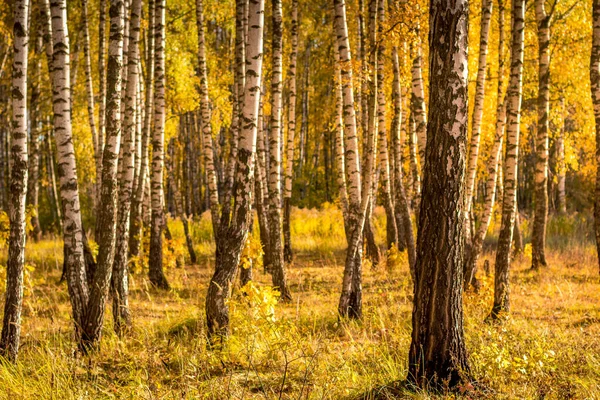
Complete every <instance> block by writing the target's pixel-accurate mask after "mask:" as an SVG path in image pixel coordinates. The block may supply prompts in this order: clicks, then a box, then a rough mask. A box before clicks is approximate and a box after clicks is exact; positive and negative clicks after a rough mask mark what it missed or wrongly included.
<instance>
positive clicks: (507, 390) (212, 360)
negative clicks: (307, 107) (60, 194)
mask: <svg viewBox="0 0 600 400" xmlns="http://www.w3.org/2000/svg"><path fill="white" fill-rule="evenodd" d="M338 214H339V212H338V211H337V210H335V209H333V208H327V209H326V210H325V211H321V212H319V211H315V210H296V211H295V212H294V221H295V222H294V227H293V230H294V232H293V235H294V245H295V248H296V249H297V250H298V257H297V259H296V262H295V263H294V265H293V266H291V267H290V269H289V273H288V277H289V281H290V283H291V285H292V291H293V294H294V301H293V303H290V304H277V303H276V302H275V298H274V295H273V293H272V292H271V291H270V290H269V288H268V284H269V282H270V280H269V279H270V278H269V276H265V275H264V274H263V273H262V271H260V268H257V269H258V270H257V271H255V273H254V275H255V278H256V280H257V284H256V286H255V287H254V288H253V289H252V290H249V291H248V293H249V295H247V296H243V295H241V294H240V292H239V290H236V292H235V295H234V298H233V299H232V301H231V309H232V321H231V324H232V327H233V331H232V336H231V339H230V341H229V343H228V345H227V346H226V348H224V349H222V350H220V351H211V350H208V349H207V347H206V340H205V336H204V323H203V321H204V317H203V314H204V313H203V308H204V295H205V292H206V285H207V282H208V280H209V278H210V274H211V270H212V264H211V261H210V259H209V258H208V255H209V254H210V250H211V248H212V247H211V246H212V245H211V244H210V240H209V235H207V234H206V229H208V227H209V225H208V224H207V223H206V222H205V221H204V222H202V223H198V224H196V226H195V227H194V237H195V241H196V248H197V251H198V252H199V253H200V255H202V256H203V257H201V261H200V265H196V266H190V265H187V266H185V267H184V268H174V267H170V269H169V270H168V271H167V275H168V277H169V279H170V281H171V284H172V286H173V290H171V291H169V292H159V291H155V290H153V289H151V288H150V286H149V284H148V282H147V280H146V278H145V274H144V273H142V272H143V271H139V272H137V273H135V274H133V275H132V279H131V291H132V294H131V307H132V313H133V315H134V318H135V319H134V324H135V328H134V330H133V332H131V334H130V335H129V336H128V337H126V338H125V339H122V340H121V339H118V338H117V337H116V336H115V335H114V334H113V332H112V323H111V318H112V316H111V315H110V309H108V310H107V316H106V317H107V318H106V320H107V324H106V327H105V330H104V337H103V342H102V348H101V350H100V352H99V353H97V354H95V355H93V356H92V357H89V358H82V357H78V356H74V354H73V349H74V345H73V340H72V337H71V335H72V326H71V324H70V306H69V302H68V298H67V291H66V286H65V285H64V284H63V285H58V284H57V282H58V279H59V276H60V265H61V258H62V251H61V250H62V249H61V244H60V242H58V241H52V240H46V241H43V242H40V243H37V244H32V243H29V244H28V263H29V264H30V265H31V267H30V268H29V270H28V272H27V276H26V285H27V288H26V291H25V305H24V315H23V328H22V348H21V353H20V357H19V361H18V363H17V364H16V365H15V366H11V365H7V364H4V365H2V366H0V388H2V389H1V390H0V398H2V399H4V398H7V399H8V398H10V399H32V398H40V399H105V398H106V399H109V398H123V399H138V398H142V399H182V398H185V399H195V398H202V399H203V398H206V399H229V398H232V399H279V398H281V399H306V398H309V399H345V398H347V399H353V398H382V399H384V398H392V396H393V395H395V396H396V397H395V398H418V399H425V398H429V397H428V395H427V394H425V393H418V392H417V393H415V392H410V391H409V390H407V389H404V388H402V385H399V384H398V382H399V381H401V380H403V379H404V378H405V376H406V371H407V353H408V347H409V344H410V331H411V325H410V316H411V309H412V305H411V300H412V289H411V284H410V281H409V277H408V270H407V265H406V261H405V257H399V259H400V261H399V263H398V264H399V265H395V266H389V267H386V266H381V267H380V268H379V269H378V270H372V269H371V268H370V266H369V265H365V271H364V304H365V316H364V319H363V320H362V321H361V322H348V323H345V322H344V323H340V322H338V319H337V316H336V306H337V300H338V293H339V288H340V286H341V274H342V268H343V267H342V260H343V249H344V247H345V240H344V237H343V232H342V231H341V229H343V228H342V227H341V224H340V221H341V220H340V219H339V218H340V217H341V216H340V215H338ZM178 225H179V224H175V223H171V226H172V231H173V233H174V235H175V237H176V238H178V239H177V240H176V242H177V243H176V248H178V246H179V247H180V246H181V243H180V242H179V241H180V235H181V230H180V228H179V227H178ZM376 226H378V227H380V228H381V226H382V224H381V215H379V214H378V216H377V220H376ZM552 240H555V239H554V238H553V239H552ZM4 253H5V252H4ZM485 256H486V257H487V258H490V257H491V255H490V254H486V255H485ZM2 257H6V255H5V254H3V255H2ZM549 261H550V264H551V266H550V268H548V269H544V270H542V271H540V272H531V271H530V270H529V269H528V267H529V264H528V259H527V256H524V257H522V258H520V259H518V260H516V261H515V262H514V263H513V270H512V273H511V285H512V287H511V288H512V292H511V294H512V314H511V315H510V318H507V319H506V320H503V321H502V322H501V323H499V324H487V323H483V320H484V319H485V317H486V315H487V313H488V312H489V310H490V307H491V302H492V296H493V288H492V285H493V278H492V277H485V276H483V274H482V280H483V288H482V290H481V292H480V293H479V294H477V295H475V294H467V295H465V298H464V304H465V317H466V320H465V330H466V337H467V347H468V349H469V352H470V358H471V367H472V370H473V371H472V372H473V375H474V376H475V377H476V378H478V379H479V380H480V382H481V383H482V385H483V386H484V387H485V388H486V391H485V393H484V394H480V396H484V395H485V396H487V397H488V398H494V399H496V398H498V399H515V398H532V399H533V398H535V399H538V398H556V399H563V398H576V399H594V398H600V279H599V277H598V269H597V263H596V255H595V251H594V249H593V247H592V246H591V245H589V244H585V243H580V244H572V245H571V246H570V247H569V248H568V249H562V250H560V251H559V250H550V253H549ZM0 263H4V261H3V260H0ZM171 265H173V263H171ZM492 265H493V262H492ZM385 385H388V386H387V387H385ZM386 393H387V394H386ZM448 396H455V395H448ZM448 396H446V395H444V394H439V395H438V397H440V398H445V397H448Z"/></svg>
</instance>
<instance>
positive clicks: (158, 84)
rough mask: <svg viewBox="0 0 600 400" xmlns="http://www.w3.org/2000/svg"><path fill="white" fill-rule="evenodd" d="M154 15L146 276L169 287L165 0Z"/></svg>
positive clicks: (157, 0) (153, 282)
mask: <svg viewBox="0 0 600 400" xmlns="http://www.w3.org/2000/svg"><path fill="white" fill-rule="evenodd" d="M155 7H156V10H155V16H154V21H155V23H154V43H155V46H156V49H155V54H154V56H155V75H156V76H155V91H154V130H153V132H152V182H151V185H150V186H151V206H152V220H151V226H150V250H149V254H150V257H149V271H148V278H149V279H150V282H152V284H153V285H154V286H156V287H157V288H160V289H168V288H169V283H168V282H167V278H166V277H165V274H164V272H163V264H162V247H163V246H162V244H163V243H162V241H163V239H162V234H163V220H164V217H163V196H164V194H163V169H164V152H163V148H164V142H165V72H166V71H165V37H166V36H165V29H166V28H165V23H166V22H165V7H166V0H156V4H155Z"/></svg>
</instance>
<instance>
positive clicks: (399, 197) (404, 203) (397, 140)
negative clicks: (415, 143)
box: [391, 46, 417, 281]
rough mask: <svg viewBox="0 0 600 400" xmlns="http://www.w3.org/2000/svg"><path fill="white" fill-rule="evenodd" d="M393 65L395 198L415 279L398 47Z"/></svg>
mask: <svg viewBox="0 0 600 400" xmlns="http://www.w3.org/2000/svg"><path fill="white" fill-rule="evenodd" d="M392 65H393V70H394V81H393V100H394V120H393V122H392V132H391V134H392V145H393V148H394V158H395V161H394V200H395V209H394V211H395V214H396V223H397V225H402V228H403V231H404V238H405V242H406V249H407V253H408V263H409V266H410V271H411V276H412V278H413V281H414V269H415V263H416V258H417V255H416V248H415V234H414V229H413V223H412V219H411V214H410V206H409V203H408V198H407V196H406V190H405V188H404V178H403V171H402V153H403V152H402V137H401V136H402V122H403V121H402V114H403V112H402V111H403V110H402V89H401V86H400V61H399V59H398V47H397V46H394V47H393V49H392Z"/></svg>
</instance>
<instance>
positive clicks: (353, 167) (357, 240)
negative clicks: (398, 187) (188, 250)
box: [333, 0, 370, 318]
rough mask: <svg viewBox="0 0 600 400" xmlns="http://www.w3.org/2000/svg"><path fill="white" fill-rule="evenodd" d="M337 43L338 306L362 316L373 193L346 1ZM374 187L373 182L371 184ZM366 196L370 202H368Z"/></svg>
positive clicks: (339, 8)
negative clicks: (341, 217) (340, 156)
mask: <svg viewBox="0 0 600 400" xmlns="http://www.w3.org/2000/svg"><path fill="white" fill-rule="evenodd" d="M333 5H334V29H335V35H336V43H335V46H337V48H338V52H339V57H340V66H341V82H342V94H343V101H344V146H345V148H346V157H345V160H344V161H345V165H346V176H347V179H348V180H347V191H348V221H347V223H346V224H345V225H346V226H347V227H348V228H349V229H348V230H347V231H346V238H347V240H348V250H347V253H346V261H345V266H344V277H343V280H342V293H341V295H340V302H339V305H338V313H339V314H340V316H342V317H345V316H349V317H351V318H360V317H361V315H362V279H361V274H362V245H361V244H362V230H363V226H364V220H365V216H366V208H367V206H368V203H369V200H370V199H369V195H368V194H367V195H366V196H362V193H361V190H362V188H361V183H362V182H361V175H360V158H359V154H358V137H357V126H356V111H355V109H354V90H353V82H352V55H351V52H350V42H349V39H348V25H347V22H346V3H345V1H344V0H334V1H333ZM369 186H370V183H369V185H368V186H367V187H369ZM365 199H366V201H365Z"/></svg>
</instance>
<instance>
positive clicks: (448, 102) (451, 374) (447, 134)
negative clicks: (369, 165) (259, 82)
mask: <svg viewBox="0 0 600 400" xmlns="http://www.w3.org/2000/svg"><path fill="white" fill-rule="evenodd" d="M468 14H469V5H468V1H467V0H458V1H456V2H453V3H450V2H446V1H444V0H432V2H431V8H430V22H429V26H430V33H429V38H430V39H429V40H430V57H429V59H430V62H429V70H430V71H431V74H430V78H429V80H430V85H429V87H430V92H429V118H428V120H429V121H430V122H429V125H428V127H427V148H426V154H425V163H424V175H423V195H422V199H421V211H420V213H419V236H418V242H417V262H416V266H415V291H414V307H413V314H412V327H413V330H412V342H411V345H410V352H409V362H408V364H409V372H408V380H409V381H412V382H413V383H414V384H415V385H417V386H418V387H421V388H430V387H434V388H435V387H437V388H441V387H450V388H452V387H457V386H458V385H460V384H461V383H462V382H463V381H464V380H466V379H468V374H469V372H470V371H469V362H468V357H467V351H466V346H465V340H464V332H463V310H462V289H463V284H462V282H463V277H462V275H463V261H464V260H463V257H464V255H463V254H464V251H463V250H464V240H465V238H464V229H465V223H464V206H465V205H464V189H465V184H464V177H465V164H466V142H467V128H468V111H469V109H468V57H467V48H468ZM440 194H441V195H440ZM449 210H452V211H451V212H449ZM449 238H453V242H449V241H448V239H449Z"/></svg>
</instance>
